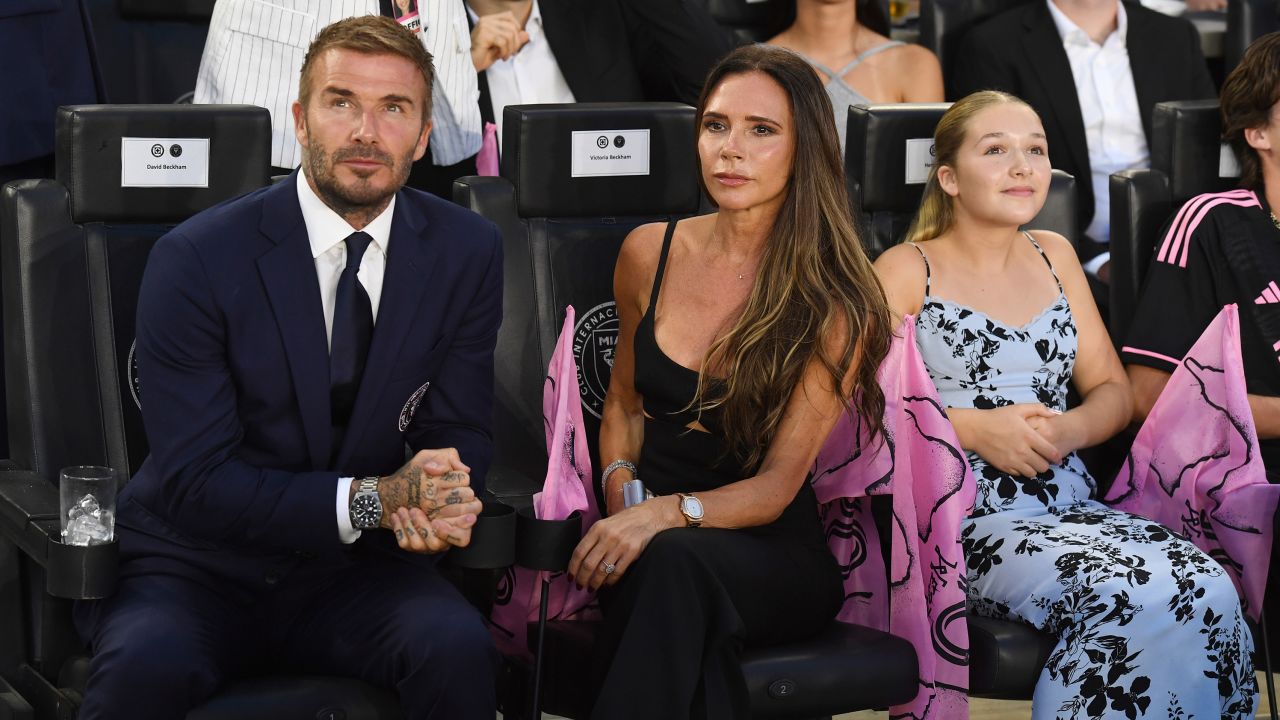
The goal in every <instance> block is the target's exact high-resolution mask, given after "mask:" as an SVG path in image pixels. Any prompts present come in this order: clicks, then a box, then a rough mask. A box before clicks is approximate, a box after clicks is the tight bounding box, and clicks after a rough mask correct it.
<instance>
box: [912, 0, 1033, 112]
mask: <svg viewBox="0 0 1280 720" xmlns="http://www.w3.org/2000/svg"><path fill="white" fill-rule="evenodd" d="M1029 1H1031V0H920V44H921V45H924V46H925V47H927V48H929V49H930V50H932V51H933V53H934V54H935V55H937V56H938V60H939V61H940V62H941V63H942V72H943V75H944V78H943V79H944V80H945V81H946V85H947V97H954V93H952V92H951V81H950V78H949V77H947V74H948V70H949V68H953V67H955V66H956V57H955V56H956V53H957V52H959V49H960V42H961V40H963V39H964V34H965V33H966V32H968V31H969V28H971V27H973V26H974V25H977V24H978V23H980V22H982V21H983V20H986V19H987V18H989V17H991V16H992V15H996V14H998V13H1001V12H1004V11H1005V10H1008V9H1010V8H1013V7H1016V6H1018V5H1022V4H1024V3H1026V2H1029Z"/></svg>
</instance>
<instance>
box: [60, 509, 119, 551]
mask: <svg viewBox="0 0 1280 720" xmlns="http://www.w3.org/2000/svg"><path fill="white" fill-rule="evenodd" d="M97 512H99V514H100V516H101V517H93V516H90V515H79V516H77V517H74V518H72V519H71V522H69V523H67V527H66V529H65V530H63V531H62V542H63V543H64V544H66V545H101V544H104V543H109V542H111V537H112V533H113V531H114V528H115V518H114V517H113V516H112V514H111V511H109V510H107V511H103V510H100V509H99V510H97Z"/></svg>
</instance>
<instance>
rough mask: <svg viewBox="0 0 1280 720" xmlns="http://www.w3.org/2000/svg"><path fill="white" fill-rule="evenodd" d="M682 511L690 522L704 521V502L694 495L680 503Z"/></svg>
mask: <svg viewBox="0 0 1280 720" xmlns="http://www.w3.org/2000/svg"><path fill="white" fill-rule="evenodd" d="M680 509H681V510H683V511H684V514H685V515H687V516H688V517H689V519H690V520H701V519H702V501H701V500H699V499H698V498H696V497H694V496H692V495H689V496H687V497H685V498H684V499H683V500H681V501H680Z"/></svg>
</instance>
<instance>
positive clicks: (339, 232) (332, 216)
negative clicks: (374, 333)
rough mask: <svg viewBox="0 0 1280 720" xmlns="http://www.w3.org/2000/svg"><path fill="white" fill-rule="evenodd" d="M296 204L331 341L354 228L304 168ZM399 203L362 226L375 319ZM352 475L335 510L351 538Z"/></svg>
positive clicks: (360, 275) (364, 273)
mask: <svg viewBox="0 0 1280 720" xmlns="http://www.w3.org/2000/svg"><path fill="white" fill-rule="evenodd" d="M298 204H299V205H300V206H302V222H303V223H304V224H306V226H307V239H308V240H309V241H310V242H311V256H312V257H313V258H315V263H316V279H317V280H318V281H320V302H321V304H322V305H323V308H324V330H325V336H326V338H327V339H328V340H329V342H330V343H332V342H333V306H334V302H335V301H336V298H337V295H338V277H339V276H340V275H342V270H343V268H345V267H346V266H347V246H346V243H344V242H343V241H344V240H346V239H347V236H348V235H350V234H351V233H353V232H356V229H355V228H353V227H351V225H350V224H348V223H347V221H346V220H343V219H342V216H341V215H339V214H338V213H336V212H334V211H333V209H332V208H330V207H329V206H328V205H325V204H324V201H323V200H321V199H320V198H319V196H317V195H316V193H315V191H314V190H312V189H311V183H309V182H307V176H306V175H305V174H299V175H298ZM395 209H396V198H395V196H394V195H392V196H391V202H390V203H388V204H387V209H386V210H383V211H382V213H381V214H380V215H378V217H376V218H374V219H373V221H372V222H370V223H369V224H368V225H366V226H364V228H363V230H364V232H366V233H368V234H369V237H371V238H373V242H371V243H369V247H368V248H366V249H365V251H364V256H363V257H362V258H360V269H359V270H358V271H357V273H356V278H357V279H359V280H360V284H361V285H362V286H364V290H365V292H367V293H368V294H369V304H370V305H371V306H372V307H373V321H374V322H375V323H377V321H378V303H379V301H380V300H382V277H383V275H384V274H385V272H386V269H387V247H388V246H389V245H390V243H391V217H392V214H393V212H394V211H395ZM351 482H352V478H349V477H342V478H338V495H337V513H338V538H339V539H341V540H342V542H344V543H348V544H349V543H353V542H355V541H356V539H357V538H359V537H360V531H359V530H356V529H355V528H353V527H352V526H351V507H350V493H351Z"/></svg>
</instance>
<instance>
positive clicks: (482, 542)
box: [445, 500, 516, 570]
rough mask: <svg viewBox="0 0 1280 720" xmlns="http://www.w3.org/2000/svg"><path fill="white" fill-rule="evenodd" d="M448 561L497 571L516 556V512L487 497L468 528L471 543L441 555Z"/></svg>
mask: <svg viewBox="0 0 1280 720" xmlns="http://www.w3.org/2000/svg"><path fill="white" fill-rule="evenodd" d="M445 557H446V558H447V560H448V561H449V563H450V564H452V565H456V566H458V567H461V568H467V569H471V570H497V569H500V568H505V567H507V566H509V565H511V564H513V563H514V562H515V559H516V511H515V509H514V508H512V507H511V506H510V505H506V504H504V503H501V502H497V501H494V500H489V501H487V502H485V504H484V509H483V510H481V511H480V515H479V517H477V518H476V524H475V526H474V527H472V528H471V542H470V543H469V544H468V545H467V546H466V547H461V548H453V549H452V550H450V551H449V554H448V555H446V556H445Z"/></svg>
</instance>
